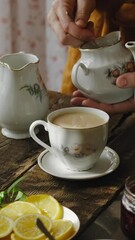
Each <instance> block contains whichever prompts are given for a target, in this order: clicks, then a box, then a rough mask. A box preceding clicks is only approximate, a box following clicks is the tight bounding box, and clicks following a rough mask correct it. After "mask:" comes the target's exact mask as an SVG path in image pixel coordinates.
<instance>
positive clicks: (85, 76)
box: [72, 31, 135, 103]
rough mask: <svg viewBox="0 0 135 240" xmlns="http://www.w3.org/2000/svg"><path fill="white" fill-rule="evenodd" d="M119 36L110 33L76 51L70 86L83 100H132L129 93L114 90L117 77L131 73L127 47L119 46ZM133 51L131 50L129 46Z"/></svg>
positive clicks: (129, 54)
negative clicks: (78, 92) (77, 56)
mask: <svg viewBox="0 0 135 240" xmlns="http://www.w3.org/2000/svg"><path fill="white" fill-rule="evenodd" d="M120 39H121V36H120V32H119V31H116V32H111V33H109V34H107V35H106V36H105V37H100V38H97V39H96V47H95V46H94V48H93V45H91V43H90V42H88V43H86V44H84V45H83V47H82V48H81V49H80V51H81V57H80V59H79V60H78V62H77V63H76V64H75V65H74V66H73V69H72V82H73V84H74V85H75V87H76V88H78V89H79V90H80V91H81V92H82V93H83V94H84V95H85V96H87V97H90V98H93V99H95V100H97V101H99V102H104V103H117V102H121V101H124V100H126V99H128V98H130V97H132V96H133V89H132V88H128V89H121V88H119V87H117V86H116V84H115V83H116V79H117V77H118V76H119V75H121V74H123V73H126V72H131V71H135V64H134V59H133V55H132V53H131V51H129V49H127V48H129V46H128V44H127V45H126V47H127V48H126V47H125V46H123V45H122V43H121V41H120ZM132 48H133V46H132Z"/></svg>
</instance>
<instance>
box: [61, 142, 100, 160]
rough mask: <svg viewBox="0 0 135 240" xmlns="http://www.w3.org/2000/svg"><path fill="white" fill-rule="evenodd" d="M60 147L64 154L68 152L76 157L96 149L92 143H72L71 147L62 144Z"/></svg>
mask: <svg viewBox="0 0 135 240" xmlns="http://www.w3.org/2000/svg"><path fill="white" fill-rule="evenodd" d="M61 148H62V150H63V152H64V155H67V154H70V155H72V156H74V157H76V158H82V157H83V156H88V155H90V154H92V153H95V152H96V151H97V149H96V147H95V146H92V144H85V145H84V144H74V145H73V146H72V147H71V148H69V147H67V146H63V145H62V146H61Z"/></svg>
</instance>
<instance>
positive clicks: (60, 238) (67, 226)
mask: <svg viewBox="0 0 135 240" xmlns="http://www.w3.org/2000/svg"><path fill="white" fill-rule="evenodd" d="M52 232H53V236H54V238H55V240H66V239H70V238H71V237H72V236H73V235H74V233H75V229H74V225H73V223H72V222H71V221H70V220H64V219H58V220H54V221H53V227H52Z"/></svg>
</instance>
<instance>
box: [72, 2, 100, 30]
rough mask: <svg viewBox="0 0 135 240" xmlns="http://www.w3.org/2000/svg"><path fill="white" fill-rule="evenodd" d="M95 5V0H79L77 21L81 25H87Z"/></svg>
mask: <svg viewBox="0 0 135 240" xmlns="http://www.w3.org/2000/svg"><path fill="white" fill-rule="evenodd" d="M95 5H96V3H95V0H91V1H90V0H77V9H76V16H75V23H76V24H77V25H78V26H79V27H86V26H87V23H88V20H89V18H90V14H91V13H92V12H93V10H94V8H95Z"/></svg>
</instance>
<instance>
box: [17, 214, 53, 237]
mask: <svg viewBox="0 0 135 240" xmlns="http://www.w3.org/2000/svg"><path fill="white" fill-rule="evenodd" d="M37 218H40V219H41V221H42V222H43V224H44V225H45V226H46V228H47V230H48V231H51V228H52V220H51V219H50V218H49V217H47V216H44V215H41V214H26V215H24V216H21V217H20V218H17V219H16V221H15V222H14V227H13V230H14V233H15V235H16V236H17V237H19V238H22V239H27V240H37V239H40V238H42V237H44V234H43V233H42V232H41V231H40V229H39V228H38V227H37V225H36V220H37Z"/></svg>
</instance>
